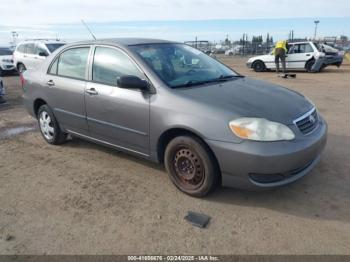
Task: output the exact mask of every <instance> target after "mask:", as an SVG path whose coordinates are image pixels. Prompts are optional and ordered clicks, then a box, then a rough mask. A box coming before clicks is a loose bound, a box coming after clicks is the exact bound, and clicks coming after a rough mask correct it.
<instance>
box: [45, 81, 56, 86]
mask: <svg viewBox="0 0 350 262" xmlns="http://www.w3.org/2000/svg"><path fill="white" fill-rule="evenodd" d="M46 84H47V85H48V86H54V85H55V82H54V81H53V80H49V81H47V83H46Z"/></svg>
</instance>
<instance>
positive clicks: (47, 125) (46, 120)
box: [39, 111, 55, 140]
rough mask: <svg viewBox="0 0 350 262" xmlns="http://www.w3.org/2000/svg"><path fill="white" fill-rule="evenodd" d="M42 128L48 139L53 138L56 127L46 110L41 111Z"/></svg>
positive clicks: (40, 122)
mask: <svg viewBox="0 0 350 262" xmlns="http://www.w3.org/2000/svg"><path fill="white" fill-rule="evenodd" d="M39 124H40V130H41V132H42V134H43V135H44V137H45V138H46V139H47V140H52V139H53V137H54V135H55V129H54V126H53V122H52V120H51V117H50V116H49V114H48V113H47V112H46V111H43V112H41V113H40V117H39Z"/></svg>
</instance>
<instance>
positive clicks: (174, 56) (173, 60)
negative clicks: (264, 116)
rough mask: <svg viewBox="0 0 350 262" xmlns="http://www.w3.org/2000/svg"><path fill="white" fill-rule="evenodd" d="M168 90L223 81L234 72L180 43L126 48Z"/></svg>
mask: <svg viewBox="0 0 350 262" xmlns="http://www.w3.org/2000/svg"><path fill="white" fill-rule="evenodd" d="M130 48H131V49H132V50H133V51H135V52H136V53H137V54H138V55H139V56H140V57H141V58H142V59H143V60H144V61H145V62H146V63H147V64H148V65H149V66H150V67H151V68H152V69H153V70H154V71H155V72H156V73H157V75H158V76H159V77H160V78H161V79H162V80H163V81H164V82H165V83H166V84H167V85H168V86H170V87H173V88H176V87H185V86H193V85H200V84H204V83H209V82H215V81H227V80H229V79H230V78H234V77H239V75H238V74H237V73H235V72H234V71H232V70H231V69H229V68H228V67H226V66H224V65H223V64H221V63H219V62H218V61H216V60H215V59H213V58H211V57H209V56H207V55H206V54H204V53H202V52H201V51H199V50H197V49H195V48H192V47H190V46H188V45H184V44H144V45H135V46H131V47H130Z"/></svg>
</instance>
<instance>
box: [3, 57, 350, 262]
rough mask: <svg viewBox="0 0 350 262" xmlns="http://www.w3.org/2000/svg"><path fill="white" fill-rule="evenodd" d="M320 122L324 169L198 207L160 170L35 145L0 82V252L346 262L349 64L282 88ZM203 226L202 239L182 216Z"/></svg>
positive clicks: (221, 193)
mask: <svg viewBox="0 0 350 262" xmlns="http://www.w3.org/2000/svg"><path fill="white" fill-rule="evenodd" d="M222 60H223V61H224V62H225V63H226V64H228V65H230V66H232V67H233V68H234V69H236V70H237V71H238V72H240V73H242V74H245V75H248V76H252V77H255V78H260V79H265V80H268V81H271V82H275V83H278V84H282V85H285V86H287V87H289V88H291V89H294V90H297V91H299V92H301V93H303V94H305V95H307V96H308V97H309V98H311V99H312V100H313V101H314V103H315V104H316V105H317V107H318V109H319V111H320V112H321V113H322V114H323V116H324V117H325V118H326V120H327V122H328V124H329V140H328V145H327V147H326V149H325V152H324V154H323V156H322V160H321V162H320V163H319V164H318V166H317V167H316V168H315V169H314V170H313V172H312V173H310V174H309V175H308V176H306V177H305V178H304V179H302V180H300V181H298V182H297V183H294V184H292V185H290V186H287V187H283V188H280V189H275V190H272V191H267V192H246V191H239V190H235V189H228V188H220V189H218V190H217V191H216V192H214V193H213V194H211V195H210V196H209V197H207V198H205V199H195V198H191V197H189V196H186V195H184V194H182V193H180V192H179V191H178V190H176V189H175V187H174V186H173V185H172V184H171V182H170V180H169V179H168V177H167V174H166V173H165V171H164V167H163V166H158V165H155V164H152V163H149V162H147V161H144V160H140V159H138V158H135V157H131V156H128V155H126V154H124V153H120V152H117V151H115V150H111V149H107V148H104V147H101V146H98V145H95V144H92V143H89V142H86V141H83V140H80V139H73V140H71V141H69V142H68V143H66V144H65V145H62V146H51V145H48V144H46V143H45V142H44V140H43V139H42V137H41V135H40V134H39V132H38V130H37V125H36V123H35V121H34V120H33V119H32V118H30V117H29V116H28V115H27V113H26V112H25V110H24V108H23V107H22V105H21V104H22V102H21V98H20V95H21V92H22V91H21V89H20V87H19V79H18V77H17V76H7V77H4V78H3V79H4V82H5V85H6V87H7V91H8V97H7V98H8V101H9V105H7V106H2V107H0V254H144V253H147V254H166V253H171V254H203V253H205V254H349V255H350V198H349V195H350V194H349V193H350V175H349V170H350V139H349V136H350V135H349V134H350V123H349V121H350V118H349V116H350V86H349V83H350V65H344V66H343V67H341V68H340V69H337V68H330V69H326V70H324V72H322V73H320V74H309V73H302V72H300V73H298V75H297V78H296V79H280V78H277V77H276V75H275V73H254V72H252V71H250V70H248V69H247V68H245V65H244V62H245V60H244V59H241V58H232V57H226V58H222ZM189 210H192V211H198V212H202V213H205V214H207V215H209V216H211V217H212V220H211V222H210V224H209V226H208V228H206V229H199V228H196V227H193V226H191V225H190V224H188V223H187V222H186V221H185V220H184V219H183V218H184V216H185V215H186V213H187V211H189Z"/></svg>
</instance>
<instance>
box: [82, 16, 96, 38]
mask: <svg viewBox="0 0 350 262" xmlns="http://www.w3.org/2000/svg"><path fill="white" fill-rule="evenodd" d="M81 22H82V23H83V25H84V26H85V28H86V29H87V30H88V31H89V33H90V34H91V36H92V37H93V39H95V40H96V36H95V35H94V34H93V33H92V31H91V30H90V28H89V27H88V25H87V24H86V23H85V21H84V20H83V19H81Z"/></svg>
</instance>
